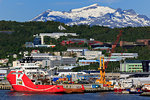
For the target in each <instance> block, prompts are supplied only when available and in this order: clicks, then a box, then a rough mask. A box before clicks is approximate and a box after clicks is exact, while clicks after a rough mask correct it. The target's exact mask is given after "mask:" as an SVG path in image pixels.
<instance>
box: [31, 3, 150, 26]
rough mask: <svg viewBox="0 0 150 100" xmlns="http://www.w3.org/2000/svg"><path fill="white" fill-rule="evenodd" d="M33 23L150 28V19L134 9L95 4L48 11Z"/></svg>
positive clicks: (37, 17)
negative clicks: (67, 9)
mask: <svg viewBox="0 0 150 100" xmlns="http://www.w3.org/2000/svg"><path fill="white" fill-rule="evenodd" d="M31 21H44V22H45V21H59V22H62V23H65V24H67V25H80V24H87V25H99V26H107V27H111V28H113V27H127V26H132V27H138V26H150V19H149V18H148V17H147V16H145V15H140V14H137V13H136V12H135V11H134V10H133V9H129V10H122V9H121V8H118V9H113V8H110V7H104V6H99V5H98V4H93V5H90V6H87V7H82V8H78V9H72V10H70V11H69V12H61V11H52V10H50V9H48V10H47V11H45V12H43V13H41V14H39V15H38V16H36V17H35V18H33V19H32V20H31Z"/></svg>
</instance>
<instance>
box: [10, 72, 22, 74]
mask: <svg viewBox="0 0 150 100" xmlns="http://www.w3.org/2000/svg"><path fill="white" fill-rule="evenodd" d="M11 74H22V72H12V73H11Z"/></svg>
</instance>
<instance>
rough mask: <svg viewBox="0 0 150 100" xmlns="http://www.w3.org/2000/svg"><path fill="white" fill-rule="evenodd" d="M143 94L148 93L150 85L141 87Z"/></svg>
mask: <svg viewBox="0 0 150 100" xmlns="http://www.w3.org/2000/svg"><path fill="white" fill-rule="evenodd" d="M142 91H143V92H150V84H144V86H143V87H142Z"/></svg>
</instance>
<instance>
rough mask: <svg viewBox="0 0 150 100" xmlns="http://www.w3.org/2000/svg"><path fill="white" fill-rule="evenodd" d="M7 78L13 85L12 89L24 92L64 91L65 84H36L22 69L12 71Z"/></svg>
mask: <svg viewBox="0 0 150 100" xmlns="http://www.w3.org/2000/svg"><path fill="white" fill-rule="evenodd" d="M7 80H8V81H9V83H10V84H11V85H12V88H13V89H12V90H14V91H22V92H49V93H60V92H64V91H65V89H64V88H63V86H61V85H59V86H57V85H35V84H34V83H33V82H32V81H31V80H30V79H29V78H28V77H27V76H26V75H25V74H24V73H23V72H22V71H18V72H16V71H11V72H10V73H9V74H8V75H7Z"/></svg>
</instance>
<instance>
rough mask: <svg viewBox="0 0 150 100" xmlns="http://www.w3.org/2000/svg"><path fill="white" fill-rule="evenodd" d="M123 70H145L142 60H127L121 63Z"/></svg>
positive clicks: (121, 69)
mask: <svg viewBox="0 0 150 100" xmlns="http://www.w3.org/2000/svg"><path fill="white" fill-rule="evenodd" d="M120 71H121V72H143V66H142V61H141V60H126V61H124V63H121V64H120Z"/></svg>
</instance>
